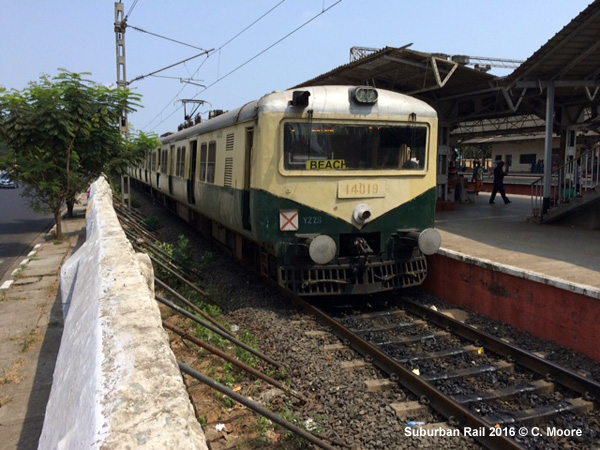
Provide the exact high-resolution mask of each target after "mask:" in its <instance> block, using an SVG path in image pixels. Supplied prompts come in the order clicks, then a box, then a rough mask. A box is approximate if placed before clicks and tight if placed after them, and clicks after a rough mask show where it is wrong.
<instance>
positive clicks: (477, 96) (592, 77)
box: [295, 0, 600, 137]
mask: <svg viewBox="0 0 600 450" xmlns="http://www.w3.org/2000/svg"><path fill="white" fill-rule="evenodd" d="M409 47H410V45H408V46H405V47H401V48H394V47H386V48H384V49H381V50H379V51H377V52H375V53H372V54H369V55H368V56H365V57H363V58H361V59H358V60H356V61H353V62H351V63H349V64H346V65H343V66H340V67H338V68H336V69H333V70H331V71H329V72H327V73H324V74H322V75H319V76H317V77H315V78H313V79H311V80H307V81H305V82H304V83H301V84H299V85H298V86H295V87H296V88H299V87H302V86H308V85H324V84H358V85H370V86H375V87H378V88H383V89H389V90H393V91H397V92H401V93H405V94H409V95H413V96H415V97H418V98H421V99H422V100H424V101H426V102H428V103H429V104H431V105H432V106H433V107H434V108H436V110H437V111H438V115H439V116H440V118H441V119H442V120H444V121H446V122H447V123H448V124H449V125H450V127H451V129H452V130H453V134H455V135H461V134H463V132H464V133H465V134H468V135H469V136H470V137H472V136H474V135H481V136H484V135H491V134H494V133H496V134H497V133H498V125H497V123H496V122H497V121H498V120H501V121H502V123H508V122H510V123H513V124H515V126H514V127H505V129H504V132H505V133H510V132H517V133H523V131H524V129H527V131H529V132H540V131H542V130H543V124H544V120H541V121H540V120H536V119H539V118H541V119H544V118H545V105H546V99H547V98H546V97H547V94H546V90H547V87H548V86H549V84H550V83H553V84H554V89H555V95H554V104H555V110H556V111H559V113H558V114H556V115H555V119H554V120H555V121H554V129H555V131H557V132H558V131H559V130H560V129H561V128H564V127H566V126H573V125H574V124H579V125H578V126H579V127H580V128H589V129H593V130H595V131H598V130H599V129H600V118H599V117H598V116H599V115H600V114H597V112H598V106H599V105H600V0H595V1H594V2H593V3H591V4H590V5H589V6H588V7H587V8H586V9H585V10H584V11H582V12H581V13H580V14H579V15H578V16H577V17H576V18H574V19H573V20H572V21H571V22H570V23H569V24H568V25H566V26H565V27H564V28H563V29H562V30H561V31H559V32H558V33H557V34H556V35H555V36H554V37H552V38H551V39H550V40H549V41H548V42H547V43H546V44H544V45H543V46H542V47H541V48H540V49H539V50H538V51H536V52H535V53H534V54H533V55H532V56H531V57H530V58H529V59H527V61H525V62H523V63H522V64H521V65H520V66H519V67H518V68H516V69H515V70H514V71H513V72H512V73H511V74H510V75H508V76H506V77H497V76H494V75H491V74H489V73H486V72H482V71H480V70H476V69H473V68H470V67H467V66H466V65H465V64H464V63H465V62H468V57H461V56H458V57H456V56H455V57H450V56H448V55H443V54H431V53H422V52H418V51H414V50H411V49H410V48H409ZM508 118H510V119H508ZM519 123H520V125H518V124H519ZM523 124H528V125H531V128H530V127H529V126H528V125H523Z"/></svg>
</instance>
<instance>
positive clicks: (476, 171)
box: [471, 161, 483, 195]
mask: <svg viewBox="0 0 600 450" xmlns="http://www.w3.org/2000/svg"><path fill="white" fill-rule="evenodd" d="M471 181H472V182H474V183H475V189H474V191H475V195H479V191H481V190H482V189H483V168H482V167H481V164H479V161H477V162H476V163H475V167H474V168H473V178H472V179H471Z"/></svg>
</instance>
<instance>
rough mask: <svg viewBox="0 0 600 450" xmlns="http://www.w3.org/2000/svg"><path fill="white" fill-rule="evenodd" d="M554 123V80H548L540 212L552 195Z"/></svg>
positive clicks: (548, 206)
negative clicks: (542, 196) (542, 195)
mask: <svg viewBox="0 0 600 450" xmlns="http://www.w3.org/2000/svg"><path fill="white" fill-rule="evenodd" d="M553 124H554V81H550V82H548V87H547V90H546V139H545V145H546V147H545V151H544V200H543V204H542V214H543V213H545V212H546V211H548V209H549V208H550V196H551V195H552V193H551V192H552V128H553Z"/></svg>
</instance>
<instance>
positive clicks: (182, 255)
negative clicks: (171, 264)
mask: <svg viewBox="0 0 600 450" xmlns="http://www.w3.org/2000/svg"><path fill="white" fill-rule="evenodd" d="M173 257H174V258H175V259H176V260H177V261H178V262H180V263H182V264H184V265H186V266H187V267H189V268H193V267H194V266H195V262H194V257H193V255H192V246H191V244H190V240H189V239H188V238H187V237H185V236H184V235H183V234H182V235H180V236H179V238H178V239H177V246H176V247H175V249H174V250H173Z"/></svg>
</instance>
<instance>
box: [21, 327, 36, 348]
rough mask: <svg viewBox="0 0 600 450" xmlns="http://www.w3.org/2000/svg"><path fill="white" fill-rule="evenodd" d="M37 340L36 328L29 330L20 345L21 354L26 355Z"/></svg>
mask: <svg viewBox="0 0 600 450" xmlns="http://www.w3.org/2000/svg"><path fill="white" fill-rule="evenodd" d="M38 340H39V336H38V330H37V328H35V329H33V330H31V331H30V332H29V333H28V334H27V335H26V336H25V339H23V342H22V343H21V353H27V351H28V350H29V349H30V348H31V346H32V345H33V344H35V343H36V342H37V341H38Z"/></svg>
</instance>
